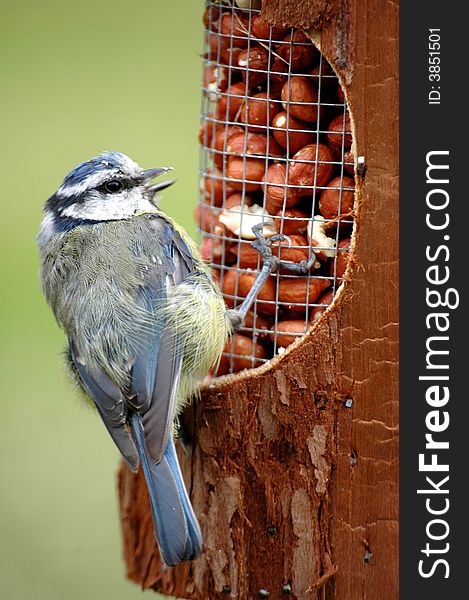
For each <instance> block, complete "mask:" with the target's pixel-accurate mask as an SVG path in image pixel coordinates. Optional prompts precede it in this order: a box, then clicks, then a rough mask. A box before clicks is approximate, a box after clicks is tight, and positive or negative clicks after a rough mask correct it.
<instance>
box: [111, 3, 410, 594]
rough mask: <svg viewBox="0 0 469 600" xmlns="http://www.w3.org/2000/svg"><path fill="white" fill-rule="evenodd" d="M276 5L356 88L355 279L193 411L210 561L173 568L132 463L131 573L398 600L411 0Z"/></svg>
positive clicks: (257, 589) (275, 16)
mask: <svg viewBox="0 0 469 600" xmlns="http://www.w3.org/2000/svg"><path fill="white" fill-rule="evenodd" d="M264 12H265V13H266V15H267V17H268V18H269V20H270V21H271V22H272V21H275V22H276V23H277V24H280V23H288V24H289V25H292V26H302V27H306V28H309V27H314V28H317V27H318V23H322V24H321V33H320V35H319V36H317V35H315V40H317V41H319V43H320V46H321V50H322V51H323V53H324V55H325V56H326V58H327V59H328V60H329V62H331V64H332V65H333V66H334V67H335V68H336V70H337V72H338V73H339V76H340V77H341V80H342V82H343V85H344V88H345V90H346V93H347V98H348V101H349V106H350V112H351V116H352V120H353V124H354V134H355V151H356V155H357V156H360V155H362V156H365V159H366V165H367V169H366V174H365V176H364V178H359V179H358V182H357V198H358V209H357V219H356V226H355V234H354V242H353V244H354V247H353V253H352V258H351V260H350V263H349V268H348V271H347V274H346V279H347V281H346V282H345V284H344V285H343V287H342V289H341V292H340V293H339V295H338V296H337V298H336V300H335V302H334V305H333V308H332V309H331V310H330V311H328V312H327V313H326V314H325V315H324V317H323V318H322V319H321V320H320V321H319V322H318V323H317V324H316V325H315V327H314V328H313V330H312V331H311V332H310V333H309V334H308V335H307V336H305V337H304V338H302V339H301V340H300V341H299V342H297V343H296V344H295V345H294V346H293V347H291V348H290V349H289V350H288V351H287V352H286V353H285V354H284V355H283V356H282V357H281V359H275V360H274V361H272V362H271V363H269V365H267V366H266V367H263V368H261V369H259V370H256V371H250V372H246V373H242V374H240V375H237V376H229V377H226V378H223V379H221V380H219V381H218V382H216V383H214V384H212V385H210V386H209V387H207V388H205V389H204V391H203V394H202V400H201V402H199V403H198V404H197V405H196V406H195V407H193V408H192V409H191V413H190V414H189V415H187V416H188V417H189V419H190V420H191V421H192V430H193V434H194V439H193V444H192V446H191V451H190V452H189V454H187V455H184V454H183V453H181V454H180V458H181V463H182V465H183V469H184V472H185V476H186V481H187V482H189V489H190V490H191V497H192V501H193V505H194V509H195V512H196V514H197V515H198V517H199V519H200V524H201V527H202V531H203V535H204V552H203V555H202V557H201V558H200V559H199V560H197V561H195V562H193V563H191V564H183V565H180V566H178V567H176V568H170V569H166V570H164V568H163V567H162V565H161V562H160V559H159V555H158V550H157V548H156V543H155V541H154V538H153V531H152V523H151V517H150V511H149V506H148V498H147V493H146V490H145V485H144V482H143V477H142V475H141V473H139V474H138V475H134V474H132V473H130V472H129V471H128V470H127V469H126V468H125V467H124V466H122V468H121V470H120V473H119V493H120V500H121V515H122V527H123V537H124V554H125V561H126V565H127V574H128V576H129V577H130V578H131V579H133V580H134V581H136V582H138V583H139V584H140V585H142V587H145V588H148V587H150V588H154V589H155V590H158V591H159V592H162V593H166V594H172V595H175V596H178V597H180V598H191V599H197V600H202V599H207V598H209V599H212V598H213V599H217V598H238V599H249V598H259V597H260V598H262V597H268V598H270V599H277V598H288V597H291V598H298V599H313V600H315V599H318V600H319V599H330V600H345V599H346V600H358V599H360V600H394V599H397V597H398V562H397V561H398V521H397V519H398V462H397V461H398V405H397V400H398V362H397V361H398V346H397V341H398V288H397V285H398V80H397V74H398V58H397V57H398V6H397V4H395V3H393V2H384V1H380V0H367V1H362V0H343V1H342V2H340V3H339V2H336V1H334V2H332V1H331V2H326V1H323V2H321V1H318V2H314V1H313V0H310V1H309V2H301V3H297V2H294V1H293V0H289V1H287V0H271V1H269V2H267V1H266V2H264ZM308 15H310V17H311V18H310V20H309V21H305V20H304V19H305V18H307V17H308ZM320 15H323V16H324V19H323V21H318V20H317V19H319V16H320ZM331 16H332V17H333V18H331ZM346 400H351V401H352V403H351V406H350V402H346Z"/></svg>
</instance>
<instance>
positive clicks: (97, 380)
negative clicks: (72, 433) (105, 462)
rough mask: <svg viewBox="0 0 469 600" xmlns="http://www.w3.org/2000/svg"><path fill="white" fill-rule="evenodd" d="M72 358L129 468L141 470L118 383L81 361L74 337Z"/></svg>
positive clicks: (73, 364)
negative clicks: (127, 424) (127, 425)
mask: <svg viewBox="0 0 469 600" xmlns="http://www.w3.org/2000/svg"><path fill="white" fill-rule="evenodd" d="M69 359H70V362H71V364H72V367H73V368H74V370H75V371H76V372H77V373H78V375H79V377H80V380H81V383H82V385H83V388H84V389H85V391H86V392H87V394H88V395H89V396H90V398H92V399H93V400H94V402H95V404H96V407H97V409H98V411H99V414H100V415H101V418H102V419H103V421H104V424H105V426H106V428H107V430H108V431H109V433H110V435H111V437H112V439H113V440H114V442H115V444H116V446H117V447H118V448H119V450H120V452H121V454H122V456H123V457H124V459H125V460H126V462H127V464H128V465H129V467H130V468H131V469H132V470H134V471H136V470H137V469H138V462H139V460H138V453H137V449H136V447H135V443H134V441H133V440H132V436H131V435H130V432H129V430H128V429H127V427H126V425H125V423H126V417H127V407H126V405H125V402H124V398H123V396H122V393H121V391H120V390H119V388H118V387H117V386H116V384H115V383H114V382H113V381H111V379H110V378H109V377H108V376H107V375H106V374H105V373H104V372H103V371H102V370H100V369H99V368H97V367H90V366H89V365H85V364H84V362H83V361H82V360H81V358H80V356H79V354H78V352H77V350H76V348H75V344H74V341H73V339H70V340H69Z"/></svg>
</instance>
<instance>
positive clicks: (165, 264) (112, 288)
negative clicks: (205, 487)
mask: <svg viewBox="0 0 469 600" xmlns="http://www.w3.org/2000/svg"><path fill="white" fill-rule="evenodd" d="M167 171H168V169H150V170H143V169H142V168H141V167H140V166H139V165H138V164H136V163H135V162H134V161H133V160H131V159H130V158H128V157H127V156H125V155H124V154H120V153H117V152H106V153H103V154H101V155H100V156H97V157H95V158H92V159H91V160H89V161H87V162H84V163H82V164H80V165H78V166H77V167H76V168H75V169H73V170H72V171H71V172H70V173H69V174H68V175H67V176H66V177H65V179H64V181H63V183H62V185H61V186H60V187H59V189H58V190H57V192H56V193H55V194H54V195H53V196H51V197H50V198H49V199H48V200H47V202H46V204H45V208H44V219H43V221H42V224H41V228H40V232H39V235H38V243H39V248H40V255H41V281H42V286H43V290H44V293H45V296H46V299H47V302H48V303H49V305H50V306H51V308H52V310H53V312H54V314H55V317H56V319H57V321H58V323H59V325H60V326H61V327H62V328H63V329H64V330H65V333H66V334H67V336H68V350H67V358H68V363H69V366H70V370H71V372H72V374H74V376H75V379H76V380H77V381H78V383H79V385H80V387H81V388H82V389H83V391H84V392H85V393H86V394H87V395H88V396H89V397H90V398H91V399H92V401H93V402H94V404H95V405H96V408H97V410H98V412H99V414H100V416H101V418H102V420H103V421H104V424H105V426H106V428H107V430H108V431H109V433H110V435H111V437H112V439H113V440H114V442H115V443H116V445H117V447H118V448H119V450H120V452H121V454H122V456H123V457H124V459H125V460H126V462H127V464H128V465H129V467H130V468H131V469H133V470H136V469H137V468H138V465H139V462H140V463H141V465H142V468H143V471H144V474H145V479H146V482H147V485H148V491H149V496H150V502H151V507H152V513H153V520H154V527H155V532H156V537H157V540H158V543H159V547H160V550H161V554H162V557H163V559H164V561H165V562H166V564H168V565H175V564H177V563H179V562H180V561H183V560H192V559H194V558H196V557H197V556H198V554H199V552H200V549H201V533H200V528H199V525H198V522H197V519H196V517H195V515H194V512H193V509H192V506H191V503H190V500H189V497H188V494H187V491H186V488H185V485H184V482H183V479H182V475H181V470H180V467H179V464H178V459H177V456H176V452H175V446H174V440H173V433H174V431H173V428H174V420H175V417H176V415H177V414H178V412H180V411H181V409H182V408H183V407H184V405H185V403H186V402H187V400H188V398H190V396H191V395H192V394H193V393H194V392H195V390H196V389H197V382H198V381H199V380H200V378H202V377H203V376H204V375H206V374H207V372H208V371H209V369H210V368H211V367H212V366H213V365H215V364H216V363H217V361H218V360H219V357H220V356H221V353H222V350H223V346H224V344H225V341H226V339H227V336H228V334H229V332H230V328H231V325H230V319H229V318H228V317H227V313H226V310H225V305H224V302H223V298H222V296H221V294H220V291H219V290H218V288H217V287H216V285H215V284H214V283H213V282H212V280H211V278H210V274H209V269H208V267H207V266H206V265H205V264H204V262H203V261H202V260H201V259H200V256H199V253H198V251H197V249H196V247H195V245H194V243H193V242H192V241H191V239H190V238H189V236H188V235H187V233H186V232H185V231H184V230H183V229H182V228H181V227H179V226H178V225H176V224H175V223H174V221H172V220H171V219H170V218H169V217H168V216H166V215H165V214H163V213H162V212H161V211H160V210H159V209H158V208H157V207H156V204H155V195H156V194H157V192H159V191H160V190H162V189H164V188H165V187H167V186H169V185H171V184H172V183H174V181H164V182H162V183H157V184H153V185H152V181H153V179H154V178H155V177H157V176H158V175H161V174H163V173H166V172H167Z"/></svg>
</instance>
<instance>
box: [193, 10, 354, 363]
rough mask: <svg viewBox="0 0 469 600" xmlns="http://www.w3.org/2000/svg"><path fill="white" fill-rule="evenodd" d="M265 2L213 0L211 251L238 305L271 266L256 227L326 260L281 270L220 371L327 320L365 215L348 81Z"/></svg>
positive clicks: (207, 42) (201, 216) (203, 156)
mask: <svg viewBox="0 0 469 600" xmlns="http://www.w3.org/2000/svg"><path fill="white" fill-rule="evenodd" d="M239 4H240V5H243V6H244V4H245V3H244V2H239ZM258 4H259V3H257V2H255V1H251V3H250V5H249V7H248V8H242V7H241V6H239V5H238V3H236V2H234V1H232V0H230V1H225V2H220V1H206V2H205V12H204V16H203V22H204V26H205V30H204V51H203V59H202V60H203V79H202V104H201V125H200V130H199V142H200V145H201V151H200V194H199V201H198V204H197V207H196V211H195V219H196V222H197V225H198V228H199V231H200V232H201V236H202V245H201V252H202V256H203V258H204V259H205V260H206V261H207V262H209V263H210V265H211V267H212V273H213V276H214V278H215V280H216V281H218V283H219V285H220V288H221V290H222V292H223V295H224V298H225V301H226V303H227V305H228V306H230V307H236V306H238V305H239V304H241V302H242V301H243V299H244V298H245V296H246V294H247V293H248V291H249V289H250V287H251V286H252V283H253V281H254V280H255V277H256V272H257V271H259V270H260V268H261V260H262V259H261V258H260V256H259V254H258V253H257V251H256V250H254V249H253V248H252V246H251V241H252V239H254V234H253V233H252V226H253V225H255V224H256V223H259V222H262V223H263V234H264V235H265V236H266V237H269V236H272V235H274V234H277V233H281V234H283V235H284V236H285V239H284V240H281V241H277V242H274V243H273V244H272V248H273V250H274V252H275V253H277V255H278V256H280V257H281V258H282V259H283V260H292V261H294V262H298V261H299V260H305V259H306V260H307V259H310V258H311V257H312V256H313V254H314V256H315V261H314V266H313V267H312V269H311V271H310V272H309V273H308V274H307V275H303V276H298V275H296V274H294V273H292V272H289V271H287V270H280V271H279V272H278V273H275V274H274V275H272V276H271V277H270V279H269V280H268V281H267V283H266V284H265V285H264V287H263V288H262V290H261V292H260V294H259V295H258V297H257V299H256V301H255V303H254V305H253V308H252V310H251V312H250V313H249V314H248V317H247V319H246V322H245V325H244V327H243V329H242V330H240V332H239V333H237V334H236V335H235V336H233V337H232V339H231V340H230V341H229V342H228V344H227V346H226V347H225V352H224V354H223V357H222V360H221V363H220V367H219V370H218V374H225V373H230V372H236V371H240V370H242V369H244V368H251V367H256V366H259V365H261V364H263V363H264V362H266V361H268V360H270V359H271V358H272V357H273V356H274V355H275V354H280V353H282V352H284V349H285V348H286V347H287V346H288V345H290V344H291V343H292V342H293V341H295V339H297V338H298V337H301V336H302V335H304V334H305V333H306V331H307V330H308V329H309V327H310V326H311V324H312V323H313V322H315V321H316V320H317V319H318V318H320V316H321V315H322V313H323V312H324V311H325V310H326V308H327V307H328V306H329V305H330V304H331V302H332V301H333V299H334V297H335V295H336V293H337V290H338V287H339V286H340V284H341V282H342V280H343V276H344V272H345V268H346V265H347V260H348V253H349V249H350V238H351V234H352V228H353V221H354V213H353V207H354V191H355V180H354V158H353V154H352V133H351V127H350V119H349V114H348V109H347V103H346V99H345V96H344V93H343V90H342V88H341V86H340V83H339V81H338V78H337V76H336V74H335V72H334V71H333V69H332V68H331V66H330V65H329V63H328V62H327V61H326V60H325V59H324V57H323V56H322V54H321V53H320V52H319V50H318V49H317V48H316V46H315V45H314V44H313V43H312V42H311V41H310V40H309V39H308V38H307V37H306V36H305V34H304V33H303V32H301V31H299V30H296V29H291V28H284V27H269V26H268V25H267V24H266V23H265V22H263V21H262V19H261V18H260V16H259V13H260V10H259V9H258V8H256V6H258Z"/></svg>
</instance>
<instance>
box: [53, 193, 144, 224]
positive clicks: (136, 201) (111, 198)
mask: <svg viewBox="0 0 469 600" xmlns="http://www.w3.org/2000/svg"><path fill="white" fill-rule="evenodd" d="M154 209H155V206H154V205H153V204H152V203H151V202H150V201H149V200H148V199H147V197H146V196H145V195H144V194H143V187H142V186H139V187H136V188H133V189H131V190H124V191H123V192H120V193H119V194H109V195H105V194H102V193H100V192H97V191H96V190H95V191H93V192H90V193H89V195H88V196H87V198H86V200H84V201H83V202H77V203H75V204H71V205H70V206H67V207H65V208H64V209H63V210H62V211H61V215H62V216H63V217H70V218H72V219H84V220H89V221H114V220H117V219H130V218H131V217H133V215H134V214H135V213H136V212H145V211H148V210H154Z"/></svg>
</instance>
